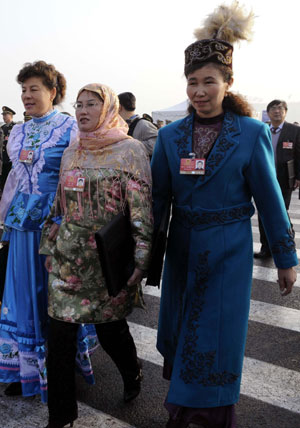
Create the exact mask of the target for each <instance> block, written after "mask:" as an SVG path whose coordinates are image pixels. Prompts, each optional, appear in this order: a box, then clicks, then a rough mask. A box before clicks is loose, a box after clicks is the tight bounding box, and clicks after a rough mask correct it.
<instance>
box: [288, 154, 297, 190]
mask: <svg viewBox="0 0 300 428" xmlns="http://www.w3.org/2000/svg"><path fill="white" fill-rule="evenodd" d="M286 167H287V176H288V181H289V188H290V189H293V188H294V184H295V176H296V175H295V162H294V159H291V160H289V161H287V163H286Z"/></svg>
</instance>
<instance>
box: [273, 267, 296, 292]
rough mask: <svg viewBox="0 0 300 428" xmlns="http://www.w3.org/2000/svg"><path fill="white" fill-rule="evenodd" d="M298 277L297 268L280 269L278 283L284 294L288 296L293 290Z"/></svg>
mask: <svg viewBox="0 0 300 428" xmlns="http://www.w3.org/2000/svg"><path fill="white" fill-rule="evenodd" d="M296 279H297V272H296V270H295V268H293V267H291V268H288V269H278V280H277V282H278V284H279V288H280V293H281V295H282V296H287V295H288V294H290V292H291V291H292V288H293V285H294V283H295V282H296Z"/></svg>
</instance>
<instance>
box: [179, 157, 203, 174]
mask: <svg viewBox="0 0 300 428" xmlns="http://www.w3.org/2000/svg"><path fill="white" fill-rule="evenodd" d="M180 174H195V175H204V174H205V159H199V158H193V159H188V158H183V159H181V161H180Z"/></svg>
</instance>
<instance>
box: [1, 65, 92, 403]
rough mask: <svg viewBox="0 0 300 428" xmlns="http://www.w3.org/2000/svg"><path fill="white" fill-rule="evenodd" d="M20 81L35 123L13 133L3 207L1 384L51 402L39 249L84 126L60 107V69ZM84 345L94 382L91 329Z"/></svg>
mask: <svg viewBox="0 0 300 428" xmlns="http://www.w3.org/2000/svg"><path fill="white" fill-rule="evenodd" d="M17 80H18V82H19V83H20V85H21V87H22V101H23V104H24V107H25V110H26V112H27V114H29V115H30V116H32V118H33V119H32V120H30V121H28V122H26V123H24V124H20V125H16V126H15V127H14V128H13V130H12V132H11V134H10V138H9V142H8V153H9V156H10V159H11V161H12V170H11V172H10V174H9V176H8V179H7V182H6V186H5V189H4V192H3V196H2V199H1V203H0V218H1V220H2V221H3V222H4V227H5V231H4V234H3V236H2V241H4V242H5V243H6V245H9V252H8V262H7V272H6V278H5V289H4V296H3V302H2V309H1V319H0V382H5V383H10V385H9V386H8V387H7V388H6V391H5V393H6V394H7V395H19V394H23V395H24V396H31V395H35V394H41V398H42V401H44V402H45V401H47V375H46V368H45V340H46V338H47V324H48V316H47V285H48V274H47V272H46V269H45V267H44V262H45V257H44V256H42V255H39V244H40V238H41V231H42V226H43V223H44V221H45V219H46V217H47V216H48V214H49V211H50V208H51V205H52V203H53V200H54V196H55V193H56V188H57V183H58V177H59V168H60V161H61V157H62V154H63V152H64V150H65V148H66V147H68V145H69V143H70V141H71V140H72V138H74V137H75V136H76V133H77V124H76V121H75V119H74V118H72V117H70V116H68V115H65V114H61V113H59V112H58V111H57V110H56V109H55V108H54V107H53V106H55V105H57V104H58V103H60V102H61V101H62V100H63V98H64V95H65V92H66V80H65V78H64V76H63V75H62V74H61V73H59V72H58V71H57V70H56V69H55V68H54V66H53V65H51V64H47V63H45V62H43V61H38V62H36V63H33V64H25V66H24V68H23V69H22V70H21V71H20V72H19V74H18V77H17ZM56 221H57V222H59V218H57V219H56ZM8 241H9V244H8ZM79 339H80V340H79V354H78V357H79V359H81V360H82V362H83V372H84V374H86V376H87V378H88V380H90V381H92V373H91V370H90V366H89V358H88V352H87V344H88V341H89V336H88V334H87V332H86V331H85V330H81V331H80V333H79ZM91 340H93V338H92V337H91Z"/></svg>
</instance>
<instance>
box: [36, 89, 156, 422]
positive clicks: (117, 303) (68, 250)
mask: <svg viewBox="0 0 300 428" xmlns="http://www.w3.org/2000/svg"><path fill="white" fill-rule="evenodd" d="M75 109H76V118H77V122H78V128H79V131H80V132H79V135H78V138H77V140H76V141H74V142H73V143H72V144H71V145H70V147H69V148H68V149H67V150H66V151H65V152H64V155H63V158H62V163H61V171H60V181H59V186H58V192H57V195H56V201H55V204H54V205H53V207H52V212H51V214H50V216H49V217H48V220H47V221H46V224H45V228H44V231H43V236H42V242H41V248H40V252H41V253H42V254H46V255H48V257H47V259H46V268H47V270H48V272H49V310H48V312H49V316H50V332H49V342H48V343H49V356H48V385H49V398H48V407H49V424H48V428H60V427H64V426H65V425H66V424H70V425H71V426H72V424H73V421H74V420H75V419H76V418H77V403H76V390H75V366H74V364H75V353H76V333H77V329H78V326H79V324H80V323H84V324H87V323H91V324H95V326H96V331H97V335H98V337H99V341H100V343H101V345H102V347H103V349H104V350H105V351H106V352H107V353H108V354H109V355H110V357H111V358H112V360H113V361H114V362H115V364H116V365H117V367H118V369H119V371H120V373H121V376H122V378H123V382H124V401H125V402H128V401H130V400H132V399H134V398H135V397H136V396H137V395H138V393H139V392H140V383H141V367H140V364H139V361H138V359H137V354H136V348H135V344H134V341H133V338H132V336H131V334H130V332H129V328H128V325H127V322H126V319H125V317H126V316H127V315H128V314H129V313H130V312H131V311H132V309H133V306H135V305H137V306H143V304H144V303H143V298H142V293H141V286H140V282H141V279H142V276H143V272H144V271H145V270H147V267H148V261H149V250H150V246H151V235H152V211H151V196H150V195H151V173H150V167H149V161H148V158H147V153H146V152H145V149H144V147H143V145H142V144H141V143H140V142H139V141H137V140H134V139H132V138H131V137H128V135H127V131H128V127H127V124H126V123H125V122H124V121H123V119H122V118H121V117H120V116H119V114H118V110H119V102H118V97H117V96H116V95H115V93H114V92H113V91H112V90H111V89H110V88H108V87H107V86H104V85H100V84H89V85H86V86H84V87H83V88H82V89H81V90H80V91H79V93H78V96H77V102H76V103H75ZM125 205H128V207H129V211H130V223H131V230H132V234H133V238H134V241H135V270H134V272H133V274H132V276H131V277H130V278H129V280H128V282H127V284H124V287H123V288H122V290H121V291H120V292H119V294H117V296H115V297H114V296H111V295H110V294H109V292H108V289H107V287H106V280H105V278H104V275H103V272H102V268H101V264H100V261H99V257H98V253H97V249H96V242H95V237H94V234H95V232H96V231H97V230H99V229H101V228H102V227H103V226H104V225H106V224H107V223H108V222H110V220H111V219H112V218H113V217H114V216H115V215H116V214H118V213H119V212H121V211H122V210H123V209H124V207H125ZM60 216H61V218H62V221H61V224H60V226H57V224H56V223H53V222H52V219H53V218H55V217H60ZM116 268H118V267H117V266H116ZM57 373H60V375H59V376H57Z"/></svg>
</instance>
